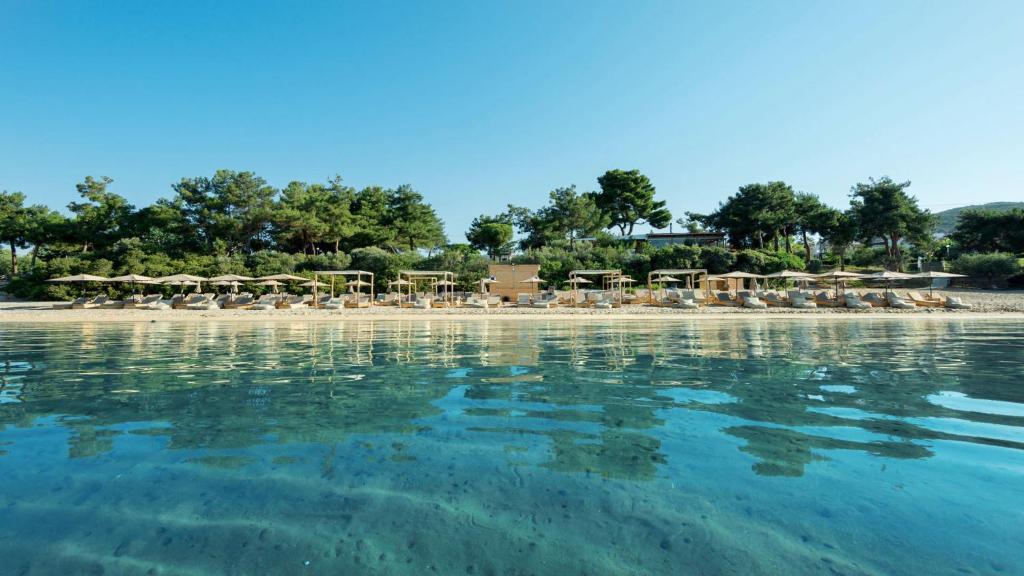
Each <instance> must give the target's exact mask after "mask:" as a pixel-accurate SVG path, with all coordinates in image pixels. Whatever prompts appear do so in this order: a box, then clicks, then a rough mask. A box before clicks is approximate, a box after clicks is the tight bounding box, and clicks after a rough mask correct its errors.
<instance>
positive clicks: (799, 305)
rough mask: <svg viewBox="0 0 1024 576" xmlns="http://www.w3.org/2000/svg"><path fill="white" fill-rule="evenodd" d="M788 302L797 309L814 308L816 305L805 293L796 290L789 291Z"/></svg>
mask: <svg viewBox="0 0 1024 576" xmlns="http://www.w3.org/2000/svg"><path fill="white" fill-rule="evenodd" d="M789 303H790V305H792V306H793V308H796V309H797V310H814V309H816V308H817V307H818V304H817V303H815V302H814V301H812V300H808V299H807V294H804V293H803V292H797V291H792V292H790V293H789Z"/></svg>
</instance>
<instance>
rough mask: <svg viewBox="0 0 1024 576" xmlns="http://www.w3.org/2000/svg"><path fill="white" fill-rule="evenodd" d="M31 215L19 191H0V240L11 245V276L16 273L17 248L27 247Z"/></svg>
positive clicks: (23, 196)
mask: <svg viewBox="0 0 1024 576" xmlns="http://www.w3.org/2000/svg"><path fill="white" fill-rule="evenodd" d="M30 220H31V215H30V211H29V209H28V208H26V207H25V195H24V194H22V193H21V192H7V191H6V190H5V191H4V192H0V241H2V242H3V243H5V244H7V245H8V246H10V247H11V276H17V274H18V248H25V247H27V244H28V243H27V236H28V234H29V228H30Z"/></svg>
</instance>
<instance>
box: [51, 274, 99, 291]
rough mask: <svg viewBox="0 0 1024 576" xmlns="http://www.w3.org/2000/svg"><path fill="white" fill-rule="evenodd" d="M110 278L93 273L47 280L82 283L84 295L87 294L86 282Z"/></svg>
mask: <svg viewBox="0 0 1024 576" xmlns="http://www.w3.org/2000/svg"><path fill="white" fill-rule="evenodd" d="M107 280H108V279H107V278H105V277H103V276H94V275H92V274H76V275H74V276H62V277H60V278H50V279H49V280H47V282H55V283H57V282H60V283H64V284H81V285H82V296H85V283H86V282H106V281H107Z"/></svg>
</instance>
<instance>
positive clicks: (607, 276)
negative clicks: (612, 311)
mask: <svg viewBox="0 0 1024 576" xmlns="http://www.w3.org/2000/svg"><path fill="white" fill-rule="evenodd" d="M585 276H600V277H601V287H602V289H604V290H607V287H608V286H612V285H617V286H618V293H619V302H618V303H619V304H620V305H621V304H622V300H623V296H625V287H624V286H623V283H622V282H621V281H618V280H619V279H621V278H622V270H611V269H609V270H572V271H570V272H569V285H570V286H572V293H573V294H572V296H573V301H576V300H577V296H578V295H579V284H580V283H579V282H578V281H577V280H576V279H577V278H581V277H585Z"/></svg>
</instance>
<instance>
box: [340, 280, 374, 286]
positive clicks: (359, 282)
mask: <svg viewBox="0 0 1024 576" xmlns="http://www.w3.org/2000/svg"><path fill="white" fill-rule="evenodd" d="M369 285H370V283H369V282H367V281H366V280H352V281H349V282H346V283H345V286H360V287H362V286H369Z"/></svg>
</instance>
